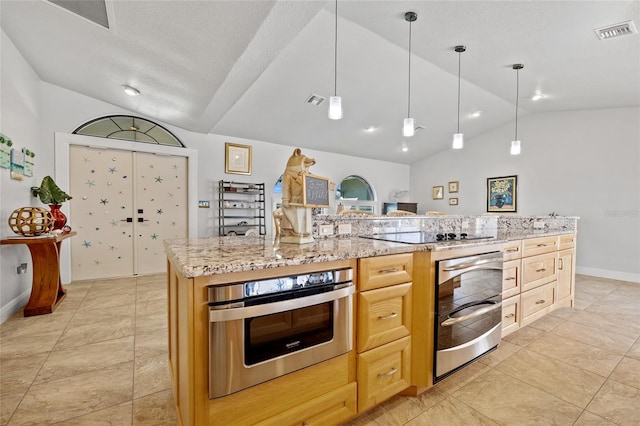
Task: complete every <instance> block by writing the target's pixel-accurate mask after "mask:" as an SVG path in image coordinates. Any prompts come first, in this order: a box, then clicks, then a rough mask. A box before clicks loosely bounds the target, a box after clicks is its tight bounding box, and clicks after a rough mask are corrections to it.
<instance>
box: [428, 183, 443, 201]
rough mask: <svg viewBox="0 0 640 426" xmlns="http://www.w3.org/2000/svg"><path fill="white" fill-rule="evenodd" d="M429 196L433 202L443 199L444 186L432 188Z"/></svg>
mask: <svg viewBox="0 0 640 426" xmlns="http://www.w3.org/2000/svg"><path fill="white" fill-rule="evenodd" d="M431 196H432V197H433V199H434V200H442V199H443V198H444V186H434V187H433V189H432V190H431Z"/></svg>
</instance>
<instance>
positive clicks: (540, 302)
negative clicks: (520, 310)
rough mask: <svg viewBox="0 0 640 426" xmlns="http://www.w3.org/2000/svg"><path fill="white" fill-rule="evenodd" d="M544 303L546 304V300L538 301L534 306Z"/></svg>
mask: <svg viewBox="0 0 640 426" xmlns="http://www.w3.org/2000/svg"><path fill="white" fill-rule="evenodd" d="M544 302H546V300H544V299H540V300H538V301H537V302H536V305H542V304H543V303H544Z"/></svg>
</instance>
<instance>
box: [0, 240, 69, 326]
mask: <svg viewBox="0 0 640 426" xmlns="http://www.w3.org/2000/svg"><path fill="white" fill-rule="evenodd" d="M74 235H76V232H69V233H68V234H63V235H55V236H47V237H43V236H39V237H15V238H13V237H11V238H6V239H4V240H2V241H0V244H26V245H27V247H29V251H30V252H31V261H32V263H33V284H32V286H31V296H30V297H29V302H27V306H25V307H24V316H25V317H31V316H34V315H42V314H50V313H52V312H53V311H54V310H55V309H56V308H57V307H58V305H59V304H60V302H61V301H62V299H64V297H65V296H66V295H67V291H66V290H65V289H64V288H63V287H62V281H61V280H60V245H61V244H62V241H63V240H66V239H67V238H69V237H73V236H74Z"/></svg>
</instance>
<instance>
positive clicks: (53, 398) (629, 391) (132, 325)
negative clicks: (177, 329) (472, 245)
mask: <svg viewBox="0 0 640 426" xmlns="http://www.w3.org/2000/svg"><path fill="white" fill-rule="evenodd" d="M66 288H67V290H68V296H67V298H66V299H65V300H64V301H63V303H62V304H61V305H60V307H59V309H57V310H56V312H54V313H53V314H51V315H45V316H39V317H31V318H24V317H22V316H21V315H22V314H21V313H18V314H16V315H14V316H13V317H12V318H10V319H9V320H7V321H6V322H5V323H3V324H2V325H1V326H0V409H1V413H0V415H1V416H0V424H2V425H6V424H9V425H45V424H60V425H79V426H80V425H82V426H84V425H153V426H156V425H157V426H160V425H175V424H176V417H175V411H174V408H173V396H172V392H171V389H170V388H171V384H170V381H169V377H168V367H167V353H166V333H167V331H166V292H165V282H164V277H163V276H155V277H140V278H131V279H121V280H109V281H96V282H83V283H74V284H71V285H68V286H66ZM639 307H640V284H634V283H626V282H622V281H613V280H605V279H599V278H592V277H587V276H578V277H577V278H576V307H575V308H574V309H573V310H571V309H567V308H564V309H560V310H557V311H554V312H553V313H551V314H550V315H548V316H546V317H545V318H542V319H540V320H538V321H536V322H535V323H533V324H531V325H529V326H527V327H524V328H522V329H521V330H519V331H517V332H515V333H513V334H511V335H509V336H507V337H506V338H505V339H504V340H503V342H502V343H501V345H500V347H499V348H498V349H497V350H496V351H494V352H492V353H491V354H489V355H487V356H486V357H484V358H482V359H480V360H479V361H478V362H476V363H474V364H472V365H470V366H468V367H467V368H465V369H464V370H462V371H460V372H458V373H456V374H454V375H452V376H451V377H449V378H447V379H446V380H444V381H443V382H441V383H439V384H438V385H437V386H435V387H434V388H433V389H431V390H429V391H427V392H425V393H424V394H422V395H420V396H418V397H403V396H396V397H394V398H391V399H390V400H388V401H387V402H385V403H384V404H382V405H381V406H379V407H377V408H375V409H373V410H371V411H370V412H367V413H364V414H362V415H361V416H360V417H358V418H357V419H354V420H352V421H351V422H349V423H348V424H349V425H350V426H361V425H385V426H387V425H408V426H416V425H438V426H440V425H447V426H448V425H452V426H453V425H465V426H466V425H475V424H478V425H485V424H487V425H495V424H504V425H552V424H557V425H640V309H639Z"/></svg>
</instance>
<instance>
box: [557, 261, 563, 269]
mask: <svg viewBox="0 0 640 426" xmlns="http://www.w3.org/2000/svg"><path fill="white" fill-rule="evenodd" d="M558 269H560V270H563V269H564V259H563V258H560V265H558Z"/></svg>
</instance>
